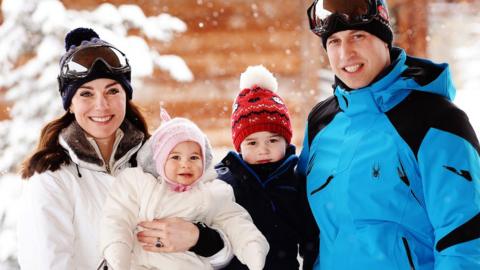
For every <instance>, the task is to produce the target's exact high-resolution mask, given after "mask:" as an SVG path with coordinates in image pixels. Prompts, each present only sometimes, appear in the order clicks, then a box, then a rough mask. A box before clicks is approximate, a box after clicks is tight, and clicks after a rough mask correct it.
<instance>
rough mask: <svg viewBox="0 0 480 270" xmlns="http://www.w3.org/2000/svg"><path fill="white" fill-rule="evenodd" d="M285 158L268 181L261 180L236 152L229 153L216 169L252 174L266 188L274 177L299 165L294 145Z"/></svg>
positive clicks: (290, 146) (290, 147) (289, 148)
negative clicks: (223, 168) (228, 169)
mask: <svg viewBox="0 0 480 270" xmlns="http://www.w3.org/2000/svg"><path fill="white" fill-rule="evenodd" d="M285 157H286V158H285V161H284V162H283V163H282V164H281V165H280V166H279V167H278V168H277V169H276V170H275V171H274V172H273V173H272V174H271V175H270V177H269V179H266V181H262V180H261V179H259V177H258V175H257V174H256V173H255V171H253V170H252V168H250V166H249V165H248V163H246V162H245V161H244V160H243V158H242V156H241V155H240V154H238V153H237V152H234V151H230V152H228V154H227V156H225V158H223V160H222V161H221V162H220V163H219V164H217V165H216V166H215V168H216V169H218V168H221V167H225V166H226V167H229V168H230V170H232V171H233V172H234V173H236V174H237V173H238V174H241V175H248V174H250V175H252V176H253V177H254V178H255V179H256V180H257V181H258V183H260V185H262V186H266V185H267V184H268V183H269V182H270V180H271V179H272V178H273V177H274V176H277V175H280V174H283V173H284V172H285V171H286V170H288V169H289V168H291V167H293V166H295V165H296V164H297V162H298V157H297V156H296V155H295V146H294V145H293V144H290V145H289V146H288V147H287V150H286V152H285Z"/></svg>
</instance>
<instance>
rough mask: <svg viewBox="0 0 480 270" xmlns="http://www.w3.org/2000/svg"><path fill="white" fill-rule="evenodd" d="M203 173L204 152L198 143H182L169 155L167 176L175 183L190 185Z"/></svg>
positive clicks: (166, 164) (166, 167)
mask: <svg viewBox="0 0 480 270" xmlns="http://www.w3.org/2000/svg"><path fill="white" fill-rule="evenodd" d="M202 173H203V160H202V150H201V148H200V146H199V145H198V144H197V143H196V142H191V141H187V142H181V143H179V144H177V145H176V146H175V147H174V148H173V149H172V151H171V152H170V153H169V154H168V157H167V161H166V162H165V175H166V176H167V178H168V179H170V180H171V181H173V182H176V183H179V184H183V185H190V184H192V183H193V182H195V181H196V180H197V179H198V178H199V177H200V176H202Z"/></svg>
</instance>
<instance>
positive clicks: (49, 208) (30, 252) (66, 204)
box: [17, 171, 76, 270]
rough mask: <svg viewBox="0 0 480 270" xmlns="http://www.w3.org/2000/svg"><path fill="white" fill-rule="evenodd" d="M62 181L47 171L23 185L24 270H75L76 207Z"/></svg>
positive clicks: (20, 250)
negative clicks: (74, 221) (74, 222)
mask: <svg viewBox="0 0 480 270" xmlns="http://www.w3.org/2000/svg"><path fill="white" fill-rule="evenodd" d="M70 193H71V191H70V190H68V188H67V187H66V186H65V185H64V182H63V181H62V179H58V178H57V177H56V176H55V174H53V173H51V172H49V171H47V172H44V173H42V174H35V175H34V176H32V177H31V178H30V179H29V180H28V181H27V182H26V183H24V188H23V194H22V200H21V207H20V209H21V210H20V214H19V220H18V225H17V234H18V260H19V263H20V266H21V268H22V269H24V270H63V269H76V265H75V264H74V260H73V254H74V246H75V245H74V239H75V230H74V225H73V220H74V205H73V202H72V200H71V199H70V198H71V197H70Z"/></svg>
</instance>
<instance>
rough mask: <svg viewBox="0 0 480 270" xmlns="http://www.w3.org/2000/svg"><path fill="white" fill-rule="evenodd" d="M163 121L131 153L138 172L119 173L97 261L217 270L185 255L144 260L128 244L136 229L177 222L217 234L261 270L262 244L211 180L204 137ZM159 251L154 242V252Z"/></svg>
mask: <svg viewBox="0 0 480 270" xmlns="http://www.w3.org/2000/svg"><path fill="white" fill-rule="evenodd" d="M163 115H164V118H165V120H167V121H165V122H164V123H163V124H162V125H161V126H160V127H159V128H158V129H157V130H156V131H155V132H154V134H153V135H152V137H151V138H150V139H149V140H148V141H147V142H146V143H145V145H144V146H143V147H142V149H141V150H140V151H139V153H138V155H139V156H138V160H139V165H140V166H139V167H136V168H128V169H125V170H124V172H122V173H121V174H120V175H119V176H118V178H117V180H116V181H115V183H114V184H113V186H112V190H111V191H110V194H109V196H108V197H107V200H106V203H105V206H104V214H103V218H102V220H101V226H100V248H101V251H102V254H103V256H104V258H105V259H106V261H107V262H108V264H109V265H110V266H111V267H112V268H113V269H114V270H126V269H165V270H172V269H213V268H214V267H218V265H215V263H214V262H212V261H211V260H209V258H205V257H201V256H199V255H196V254H195V253H193V252H190V251H186V252H177V253H167V252H148V251H146V250H144V249H143V247H142V245H141V244H140V242H138V241H137V240H136V237H135V234H136V232H138V231H139V230H141V227H139V226H137V224H138V223H139V222H140V221H144V220H153V219H158V218H165V217H180V218H183V219H185V220H189V221H192V222H203V223H205V224H206V225H208V226H209V227H212V228H216V229H218V230H219V231H220V232H223V233H224V234H225V236H226V240H227V241H226V242H227V243H230V244H231V246H232V250H233V253H234V254H235V256H236V257H237V258H238V259H239V260H240V261H241V262H242V263H244V264H246V265H247V266H248V267H249V269H255V270H257V269H258V270H260V269H263V267H264V264H265V258H266V255H267V253H268V250H269V245H268V242H267V240H266V239H265V237H264V236H263V235H262V233H261V232H260V231H259V230H258V229H257V228H256V227H255V225H254V224H253V222H252V219H251V217H250V215H249V214H248V212H247V211H246V210H245V209H244V208H243V207H241V206H240V205H238V204H237V203H235V202H234V195H233V190H232V188H231V187H230V186H229V185H228V184H226V183H225V182H223V181H221V180H217V179H216V177H217V175H216V173H215V171H214V170H213V168H212V166H211V165H212V164H211V163H212V154H211V152H212V150H211V147H210V144H209V141H208V139H207V137H206V136H205V134H204V133H203V132H202V131H201V130H200V129H199V128H198V127H197V126H196V125H195V124H194V123H193V122H191V121H190V120H187V119H184V118H174V119H169V116H168V114H166V112H163ZM163 245H164V244H163V242H162V241H161V239H159V238H157V243H156V246H157V247H159V248H160V247H162V246H163ZM230 254H231V252H230ZM223 261H225V260H223Z"/></svg>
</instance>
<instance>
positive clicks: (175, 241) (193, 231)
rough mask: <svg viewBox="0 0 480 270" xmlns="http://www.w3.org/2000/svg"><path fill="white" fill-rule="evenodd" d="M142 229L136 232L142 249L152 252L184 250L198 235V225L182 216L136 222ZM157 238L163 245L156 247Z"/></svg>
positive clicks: (195, 241)
mask: <svg viewBox="0 0 480 270" xmlns="http://www.w3.org/2000/svg"><path fill="white" fill-rule="evenodd" d="M138 225H139V226H141V227H143V228H144V231H141V232H139V233H137V239H138V241H139V242H140V243H142V244H144V245H143V249H144V250H146V251H153V252H184V251H188V250H189V249H190V248H191V247H193V246H194V245H195V244H196V243H197V241H198V237H199V230H198V227H197V226H195V225H194V224H193V223H191V222H188V221H186V220H184V219H182V218H177V217H172V218H162V219H154V220H153V221H144V222H140V223H139V224H138ZM158 240H159V241H160V243H161V245H163V247H158V246H159V245H157V246H155V244H158V243H159V242H158ZM161 245H160V246H161Z"/></svg>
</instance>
